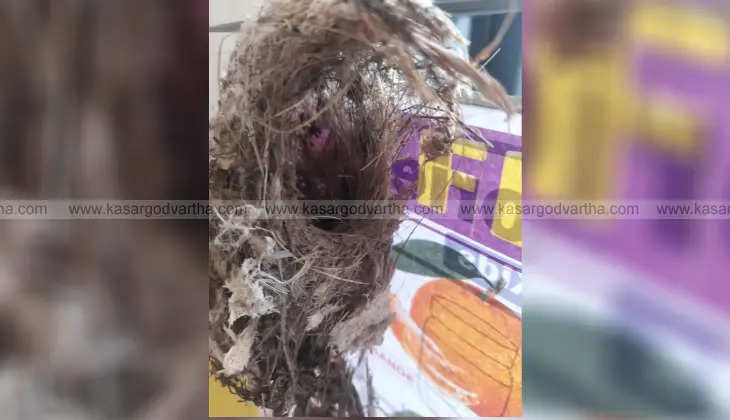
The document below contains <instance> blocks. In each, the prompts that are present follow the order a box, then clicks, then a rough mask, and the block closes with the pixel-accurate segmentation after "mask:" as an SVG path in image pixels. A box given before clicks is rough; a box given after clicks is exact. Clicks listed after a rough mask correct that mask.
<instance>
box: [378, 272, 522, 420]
mask: <svg viewBox="0 0 730 420" xmlns="http://www.w3.org/2000/svg"><path fill="white" fill-rule="evenodd" d="M391 298H392V302H393V305H394V306H395V311H396V313H397V317H396V320H395V321H394V323H393V325H392V331H393V333H394V335H395V336H396V337H397V339H398V341H399V342H400V343H401V345H402V346H403V348H404V349H405V350H406V352H407V353H409V354H410V355H411V356H412V357H413V358H414V360H416V361H417V363H418V366H419V369H420V373H421V374H422V375H424V376H426V377H428V379H430V380H431V381H432V382H433V383H434V384H435V385H436V386H437V387H438V388H439V389H440V390H441V391H442V392H444V393H445V394H447V395H450V396H452V397H455V398H457V399H459V400H460V401H462V402H463V403H464V404H465V405H467V406H468V407H469V408H471V409H472V410H473V411H474V412H475V413H476V414H477V415H479V416H520V415H521V413H522V321H521V319H520V318H519V317H517V316H516V315H515V314H514V313H513V312H512V311H510V309H509V308H507V307H506V306H504V305H503V304H501V303H499V302H497V301H496V300H494V299H489V300H483V299H482V298H480V291H479V290H478V289H477V288H476V287H473V286H471V285H468V284H467V283H465V282H459V281H455V280H449V279H439V280H435V281H432V282H429V283H427V284H425V285H423V286H422V287H421V288H420V289H419V290H418V291H417V292H416V295H415V297H414V298H413V301H412V303H411V311H410V314H408V313H405V311H404V309H403V308H402V307H401V306H400V303H399V302H398V300H397V298H396V297H395V295H391Z"/></svg>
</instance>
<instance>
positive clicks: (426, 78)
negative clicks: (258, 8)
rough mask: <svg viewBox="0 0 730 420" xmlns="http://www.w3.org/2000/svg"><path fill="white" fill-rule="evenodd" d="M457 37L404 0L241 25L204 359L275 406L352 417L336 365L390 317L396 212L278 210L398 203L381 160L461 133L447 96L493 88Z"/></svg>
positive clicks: (344, 368) (215, 174)
mask: <svg viewBox="0 0 730 420" xmlns="http://www.w3.org/2000/svg"><path fill="white" fill-rule="evenodd" d="M455 40H456V41H459V40H461V37H460V36H459V34H458V32H457V31H456V29H455V28H454V27H453V25H452V24H451V22H450V21H449V19H448V17H446V16H445V15H443V14H442V13H441V12H440V11H439V10H438V9H436V8H433V7H424V6H421V5H419V4H418V3H417V2H415V1H411V0H390V1H384V0H359V1H355V0H350V1H347V0H282V1H272V2H271V3H270V4H269V5H268V8H267V9H266V10H265V11H264V12H263V13H262V14H261V15H260V17H259V18H258V19H257V20H256V21H254V22H251V23H250V24H247V25H245V26H244V27H243V28H242V35H241V38H240V41H239V44H238V46H237V48H236V51H235V52H234V55H233V58H232V62H231V65H230V68H229V72H228V75H227V77H226V79H225V80H224V81H223V82H222V87H221V101H220V111H219V113H218V115H217V117H216V118H215V119H214V120H213V121H212V122H211V142H210V143H211V150H210V196H211V200H213V201H214V202H215V201H216V200H245V201H246V203H245V204H243V206H245V208H246V209H247V211H246V212H245V214H243V215H236V214H220V213H216V214H215V215H214V216H213V217H212V218H211V220H210V279H209V280H210V319H209V322H210V364H211V369H212V370H213V371H214V373H215V374H216V377H217V378H219V380H220V381H221V382H223V383H224V384H226V385H228V386H229V387H230V388H231V389H232V390H233V391H234V392H235V393H236V394H237V395H239V396H240V397H241V398H242V399H245V400H248V401H252V402H254V403H255V404H257V405H258V406H259V407H262V408H266V409H270V410H272V411H273V414H275V415H287V414H297V415H333V416H349V415H363V414H364V411H365V410H364V409H363V407H362V406H361V403H360V399H359V397H358V395H357V392H356V391H355V388H354V386H353V384H352V371H351V369H350V367H348V364H347V362H346V360H345V355H346V354H348V353H357V352H359V351H362V350H364V349H367V348H368V347H370V346H372V345H374V344H377V343H379V342H380V341H381V340H382V335H383V333H384V331H385V330H386V329H387V327H388V325H389V324H390V322H391V312H390V309H389V296H388V287H389V283H390V279H391V277H392V275H393V270H394V267H393V263H392V261H390V260H389V257H388V256H389V252H390V247H391V241H392V235H393V233H394V232H395V230H396V229H397V228H398V225H399V222H400V221H399V220H398V219H397V218H387V219H385V218H383V219H370V220H357V219H347V220H332V219H329V220H328V219H289V220H282V219H280V218H279V219H275V218H269V217H267V214H266V210H265V209H266V206H267V205H271V204H276V203H282V202H286V201H294V200H337V201H340V200H374V201H379V202H383V203H388V202H391V201H397V200H398V199H399V197H397V196H395V195H394V193H393V191H392V189H391V183H390V168H391V165H392V164H393V162H394V160H395V159H396V158H397V156H398V154H399V152H400V150H401V148H402V145H403V142H404V141H405V139H407V138H408V137H409V136H410V135H411V134H412V130H414V127H415V125H414V121H415V120H416V119H418V120H419V121H420V120H424V119H425V120H427V121H429V123H430V124H431V125H432V126H434V127H436V130H434V135H432V136H431V140H430V143H432V144H430V146H429V147H428V150H433V151H434V152H433V153H431V155H433V156H431V157H435V156H437V155H438V154H440V153H443V152H444V151H445V150H448V149H449V147H450V145H451V141H452V139H454V138H456V137H458V136H459V135H460V134H461V130H463V125H462V124H461V122H460V118H459V115H458V105H457V95H458V93H459V89H472V88H471V87H470V86H476V87H477V88H478V89H479V90H480V91H481V92H482V93H483V94H484V95H485V96H486V97H488V98H489V99H492V100H493V101H495V102H496V103H497V104H499V105H500V106H502V107H504V108H505V109H507V110H508V109H509V104H508V102H507V99H506V97H505V95H504V91H503V90H502V88H501V87H500V86H499V84H498V83H497V82H495V81H494V80H493V79H492V78H490V77H489V76H488V75H486V74H483V73H479V72H478V71H477V70H476V69H475V68H473V67H472V66H471V65H470V64H469V63H468V62H466V61H463V60H462V59H460V58H458V57H457V56H456V55H454V54H453V53H452V52H451V51H449V50H447V49H446V48H445V47H444V45H446V44H447V43H449V42H453V41H455Z"/></svg>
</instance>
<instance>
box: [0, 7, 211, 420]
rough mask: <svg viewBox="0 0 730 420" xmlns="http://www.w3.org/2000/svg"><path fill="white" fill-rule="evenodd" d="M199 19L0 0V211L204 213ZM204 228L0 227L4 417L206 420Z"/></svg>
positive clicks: (194, 12) (170, 10) (155, 10)
mask: <svg viewBox="0 0 730 420" xmlns="http://www.w3.org/2000/svg"><path fill="white" fill-rule="evenodd" d="M207 10H208V4H207V2H206V1H202V0H178V1H174V2H173V1H149V0H148V1H108V2H106V1H105V2H101V1H91V0H61V1H56V0H0V51H2V54H0V69H1V70H0V136H1V139H0V200H8V199H64V200H66V199H77V198H84V199H114V198H115V199H189V200H193V199H206V197H207V184H208V182H207V150H208V147H207V120H206V118H205V104H206V102H207V99H206V91H207V90H206V85H205V78H206V76H207V71H206V55H205V52H206V44H205V25H206V18H207ZM206 244H207V223H206V221H204V220H201V221H192V222H188V221H186V222H174V221H159V222H151V221H140V222H134V221H121V222H120V221H102V220H93V221H68V222H62V221H18V220H4V221H0V410H1V411H2V418H4V419H79V420H83V419H98V418H105V419H116V418H149V419H160V418H189V419H198V418H203V417H204V416H206V415H207V414H206V409H205V407H206V401H207V392H206V388H205V378H206V376H207V369H206V365H205V357H206V354H207V344H206V336H207V328H206V325H207V323H206V319H207V316H206V313H207V305H206V300H207V299H206V298H205V296H207V294H206V290H207V279H206V277H207V275H206V270H207V255H208V252H207V245H206Z"/></svg>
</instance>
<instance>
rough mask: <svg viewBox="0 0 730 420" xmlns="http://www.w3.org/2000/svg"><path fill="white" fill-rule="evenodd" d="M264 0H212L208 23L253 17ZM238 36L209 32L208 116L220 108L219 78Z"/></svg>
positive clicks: (209, 7)
mask: <svg viewBox="0 0 730 420" xmlns="http://www.w3.org/2000/svg"><path fill="white" fill-rule="evenodd" d="M263 2H264V0H210V1H209V3H208V16H209V17H208V25H209V26H214V25H220V24H223V23H230V22H236V21H240V20H248V19H252V18H254V17H255V16H256V13H257V12H258V10H259V8H260V7H261V5H262V4H263ZM236 37H237V35H230V34H225V33H209V34H208V54H209V57H208V117H212V116H213V114H214V113H215V112H216V110H217V109H218V97H219V95H218V94H219V92H218V79H219V78H220V77H221V76H222V75H223V73H224V72H225V70H226V68H227V67H228V61H229V58H230V55H231V52H232V51H233V48H234V47H235V45H236ZM219 54H220V67H219V64H218V58H219Z"/></svg>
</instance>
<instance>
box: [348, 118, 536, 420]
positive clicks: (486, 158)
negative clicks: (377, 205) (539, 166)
mask: <svg viewBox="0 0 730 420" xmlns="http://www.w3.org/2000/svg"><path fill="white" fill-rule="evenodd" d="M481 134H482V136H483V137H484V138H485V139H487V140H488V141H489V143H490V144H489V145H488V144H485V143H483V142H480V141H478V140H471V139H469V140H468V139H461V140H457V141H456V142H455V143H454V146H453V148H452V152H453V153H452V154H451V155H449V156H444V157H440V158H438V159H436V160H433V161H428V160H427V159H426V158H425V156H423V155H421V154H420V150H421V149H420V143H421V141H422V140H423V139H424V138H425V136H428V135H430V132H429V130H428V129H427V128H426V127H424V129H423V130H422V131H420V133H419V134H418V135H416V136H414V138H412V139H411V141H410V142H409V143H408V145H407V146H406V148H405V149H404V151H403V153H402V156H401V158H400V159H399V160H398V161H397V163H396V164H395V165H394V168H393V183H394V187H395V188H396V190H397V191H413V195H412V196H411V197H410V198H409V199H410V201H409V210H410V212H409V215H410V216H411V218H410V219H409V220H407V221H406V222H404V223H403V224H402V225H401V227H400V229H399V231H398V232H397V233H396V234H395V236H394V241H393V243H394V246H393V251H392V258H393V259H394V261H395V264H396V273H395V276H394V278H393V282H392V286H391V302H392V306H393V308H394V309H395V312H396V314H397V316H396V319H395V322H394V323H393V325H392V326H391V328H390V329H389V330H388V331H387V332H386V335H385V338H384V341H383V344H382V345H381V346H379V347H377V348H375V349H374V350H373V351H372V352H371V353H370V354H369V355H368V356H367V357H366V360H365V361H364V362H362V364H361V365H359V369H358V370H357V372H356V382H357V385H358V389H359V391H360V394H361V395H362V399H363V405H364V406H366V407H368V409H369V410H370V413H369V414H370V415H379V416H424V417H473V416H509V417H514V416H520V415H521V413H522V299H521V295H522V293H521V292H522V283H521V275H522V274H521V273H522V264H521V254H522V253H521V248H522V224H521V219H520V218H519V216H515V217H512V218H510V217H501V218H495V219H491V218H489V217H480V215H474V214H471V215H470V214H466V213H465V214H460V209H462V208H464V206H463V204H466V205H494V203H496V202H497V201H508V200H514V201H515V203H520V202H521V195H522V155H521V138H520V137H519V136H513V135H509V134H505V133H499V132H494V131H488V130H481ZM425 209H429V210H437V211H424V210H425ZM423 214H425V215H426V216H420V215H423ZM495 287H497V288H501V291H500V292H499V293H498V294H497V295H495V294H494V292H493V291H494V288H495ZM368 370H369V371H368ZM368 383H370V384H371V386H368ZM369 392H372V395H370V394H369ZM368 401H370V402H371V403H370V404H368Z"/></svg>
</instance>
